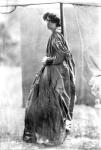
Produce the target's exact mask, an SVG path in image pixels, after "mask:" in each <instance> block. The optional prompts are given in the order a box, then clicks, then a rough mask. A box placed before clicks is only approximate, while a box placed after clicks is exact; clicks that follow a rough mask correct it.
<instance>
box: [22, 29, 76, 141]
mask: <svg viewBox="0 0 101 150" xmlns="http://www.w3.org/2000/svg"><path fill="white" fill-rule="evenodd" d="M46 56H47V57H50V60H47V62H46V64H45V65H43V67H42V68H41V70H40V71H39V72H38V73H37V74H36V77H35V79H34V82H33V84H32V87H31V90H30V94H29V97H28V101H27V107H26V112H25V128H24V133H23V140H24V141H26V142H33V143H34V142H38V138H39V137H43V138H44V139H47V140H46V141H48V142H51V143H52V142H53V143H55V142H56V141H60V139H61V135H63V133H65V121H66V120H70V121H71V119H72V116H73V108H74V101H75V64H74V61H73V58H72V54H71V52H70V50H69V49H68V46H67V44H66V41H65V40H64V37H63V35H62V34H61V33H59V32H57V31H55V32H53V33H52V35H51V37H50V38H49V41H48V44H47V50H46Z"/></svg>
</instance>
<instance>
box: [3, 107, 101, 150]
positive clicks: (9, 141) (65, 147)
mask: <svg viewBox="0 0 101 150" xmlns="http://www.w3.org/2000/svg"><path fill="white" fill-rule="evenodd" d="M24 111H25V110H24V109H19V110H16V109H10V110H9V111H7V109H6V111H3V109H1V110H0V112H1V119H2V120H1V122H0V132H1V134H0V150H29V149H30V150H40V149H45V150H51V149H52V150H57V149H58V150H101V134H100V131H101V130H100V129H101V128H100V125H99V123H100V122H99V121H100V119H101V118H100V117H99V114H98V113H99V111H101V110H96V109H95V108H91V107H87V106H84V105H75V110H74V118H73V121H72V130H71V134H70V135H69V136H68V137H67V139H66V140H65V142H64V143H63V144H61V145H58V146H54V147H45V146H44V145H35V144H27V143H25V142H23V141H22V133H23V127H24V124H23V122H24V121H23V120H24ZM3 116H4V117H6V118H5V119H7V120H5V121H4V120H3V118H2V117H3ZM15 117H16V120H15ZM98 120H99V121H98ZM6 123H7V124H6ZM2 125H4V126H2Z"/></svg>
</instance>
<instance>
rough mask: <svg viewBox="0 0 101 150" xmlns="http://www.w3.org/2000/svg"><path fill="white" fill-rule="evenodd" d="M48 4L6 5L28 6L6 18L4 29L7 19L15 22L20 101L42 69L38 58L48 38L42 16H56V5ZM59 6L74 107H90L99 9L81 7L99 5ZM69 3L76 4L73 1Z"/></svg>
mask: <svg viewBox="0 0 101 150" xmlns="http://www.w3.org/2000/svg"><path fill="white" fill-rule="evenodd" d="M5 2H6V1H0V4H1V5H5ZM51 2H54V3H55V2H56V3H55V4H44V3H50V1H43V2H41V3H43V4H42V5H29V4H39V3H40V1H37V2H36V1H34V2H33V1H27V0H26V1H25V0H23V1H13V0H12V1H8V4H9V5H11V4H13V5H21V6H23V5H27V4H28V7H16V10H15V11H14V12H13V13H11V14H9V15H8V26H9V23H10V21H9V20H11V19H12V20H14V21H15V24H16V22H17V24H19V25H18V26H19V30H20V32H19V36H20V40H21V41H20V48H21V65H22V85H23V99H24V101H26V99H27V95H28V92H29V89H30V86H31V83H32V80H33V78H34V76H35V74H36V72H37V71H38V70H39V69H40V67H41V65H42V64H41V58H42V57H43V56H44V55H45V50H46V44H47V40H48V37H49V35H50V32H49V31H47V29H46V25H45V23H44V22H43V20H42V16H43V14H44V13H45V12H47V11H52V12H54V13H57V14H58V15H60V5H59V3H58V2H59V1H51ZM61 2H64V3H65V4H64V5H63V14H64V32H65V38H66V40H67V42H68V45H69V48H70V50H71V51H72V54H73V56H74V59H75V63H76V89H77V103H79V104H82V103H84V104H87V105H94V103H95V97H94V96H93V95H92V93H91V88H90V86H89V82H90V79H91V78H92V77H93V76H95V75H97V74H100V63H99V61H100V41H99V30H100V28H99V10H100V8H99V7H90V6H85V5H87V4H91V5H93V6H94V5H97V6H99V5H100V3H99V2H98V1H97V2H96V3H95V1H92V2H91V1H86V3H85V2H84V1H82V2H81V1H78V3H81V4H84V6H83V5H70V4H66V3H71V1H61ZM72 2H73V3H76V4H77V1H72ZM14 17H16V19H14ZM6 18H7V16H6ZM14 26H15V25H14ZM37 27H38V28H37ZM12 28H13V27H12ZM17 28H18V27H17ZM25 35H26V36H25Z"/></svg>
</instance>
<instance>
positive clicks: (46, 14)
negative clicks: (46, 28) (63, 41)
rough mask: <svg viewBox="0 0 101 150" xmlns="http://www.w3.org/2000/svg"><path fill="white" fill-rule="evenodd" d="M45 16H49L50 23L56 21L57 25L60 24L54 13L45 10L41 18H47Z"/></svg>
mask: <svg viewBox="0 0 101 150" xmlns="http://www.w3.org/2000/svg"><path fill="white" fill-rule="evenodd" d="M47 18H49V19H50V21H51V22H52V23H56V26H57V27H60V26H61V23H60V18H58V17H57V16H56V15H55V14H53V13H49V12H47V13H45V14H44V15H43V19H44V20H47Z"/></svg>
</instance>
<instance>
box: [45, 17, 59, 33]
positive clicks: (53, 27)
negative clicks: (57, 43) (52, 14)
mask: <svg viewBox="0 0 101 150" xmlns="http://www.w3.org/2000/svg"><path fill="white" fill-rule="evenodd" d="M47 27H48V29H49V30H52V31H54V30H55V29H56V28H57V27H56V23H53V22H51V20H50V19H49V18H47Z"/></svg>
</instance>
